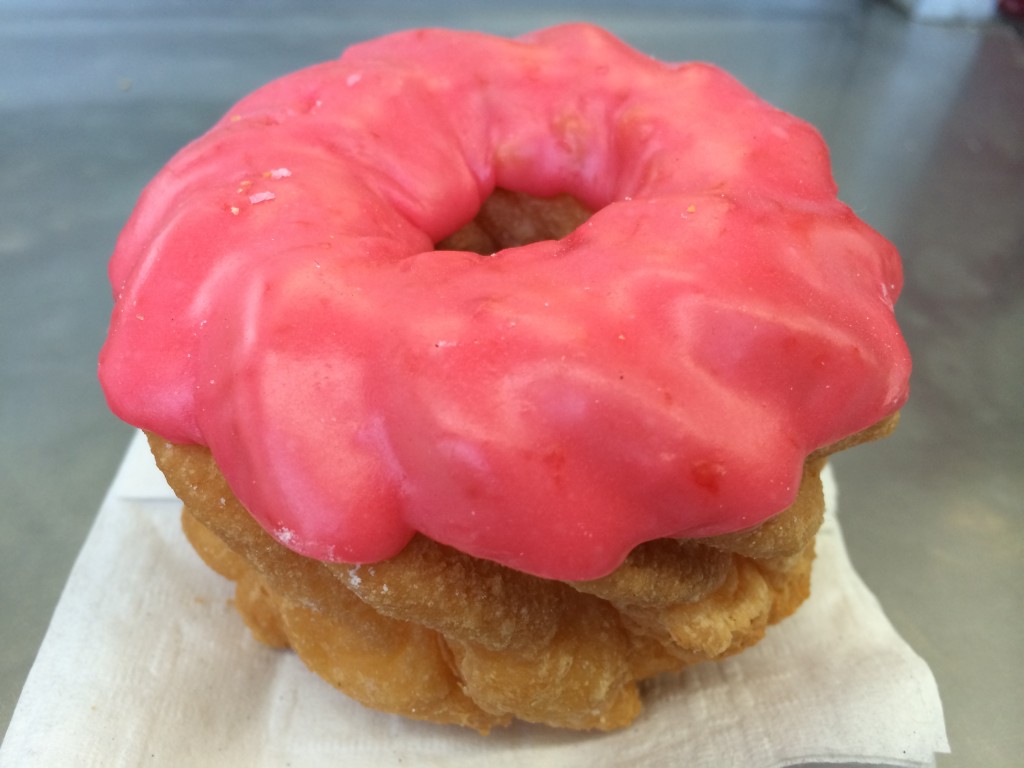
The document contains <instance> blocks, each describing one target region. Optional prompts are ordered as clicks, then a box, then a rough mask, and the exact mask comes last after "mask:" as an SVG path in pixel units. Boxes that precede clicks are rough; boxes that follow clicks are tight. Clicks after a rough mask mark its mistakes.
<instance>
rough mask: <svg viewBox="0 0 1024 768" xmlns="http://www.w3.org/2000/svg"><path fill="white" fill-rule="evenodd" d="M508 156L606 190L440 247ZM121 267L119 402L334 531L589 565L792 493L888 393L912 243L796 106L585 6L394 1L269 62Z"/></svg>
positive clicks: (312, 552)
mask: <svg viewBox="0 0 1024 768" xmlns="http://www.w3.org/2000/svg"><path fill="white" fill-rule="evenodd" d="M496 186H500V187H504V188H507V189H512V190H517V191H522V192H527V193H531V194H535V195H550V194H555V193H561V192H568V193H570V194H572V195H575V196H576V197H577V198H579V199H580V200H581V201H583V202H584V203H585V204H587V205H588V206H589V207H591V208H592V209H594V210H597V213H596V214H595V215H594V216H593V217H592V218H591V219H590V220H589V221H588V222H587V223H586V224H584V225H583V226H582V227H580V228H579V229H578V230H577V231H576V232H574V233H572V234H571V235H569V236H568V237H566V238H565V239H564V240H561V241H546V242H539V243H535V244H533V245H529V246H525V247H522V248H517V249H509V250H506V251H502V252H500V253H498V254H495V255H494V256H492V257H481V256H478V255H475V254H469V253H461V252H452V251H444V252H442V251H434V250H433V243H434V242H436V241H438V240H440V239H441V238H442V237H444V236H446V235H448V234H450V233H452V232H453V231H455V230H456V229H457V228H459V227H460V226H461V225H463V224H464V223H466V222H467V221H468V220H470V219H471V218H472V217H473V215H474V214H475V212H476V211H477V210H478V208H479V207H480V204H481V202H482V201H483V200H484V199H485V198H486V197H487V196H488V195H489V194H490V192H491V191H492V190H493V189H494V188H495V187H496ZM110 277H111V282H112V284H113V286H114V289H115V296H116V305H115V308H114V312H113V317H112V321H111V328H110V334H109V337H108V339H107V342H106V345H105V346H104V348H103V351H102V353H101V356H100V377H101V381H102V383H103V386H104V389H105V391H106V394H107V397H108V400H109V402H110V405H111V407H112V408H113V410H114V411H115V412H116V413H117V414H118V415H119V416H121V417H122V418H123V419H125V420H126V421H128V422H130V423H132V424H134V425H137V426H139V427H142V428H144V429H147V430H152V431H155V432H157V433H159V434H160V435H162V436H164V437H166V438H167V439H168V440H171V441H175V442H182V443H198V444H203V445H207V446H209V447H210V449H211V450H212V452H213V454H214V456H215V458H216V460H217V462H218V464H219V466H220V468H221V470H222V471H223V473H224V475H225V477H226V478H227V480H228V482H229V483H230V485H231V487H232V489H233V490H234V491H235V492H236V494H237V496H238V498H239V499H240V500H241V501H242V503H243V504H245V506H246V507H247V508H248V509H249V510H250V511H251V513H252V514H253V515H254V516H255V517H256V518H257V519H258V520H259V521H260V523H261V524H262V525H263V526H264V527H265V528H266V529H267V530H268V531H269V532H270V533H272V534H273V535H274V536H275V537H276V538H277V539H278V540H280V541H281V542H283V543H285V544H286V545H288V546H289V547H291V548H293V549H295V550H296V551H298V552H301V553H303V554H306V555H309V556H312V557H315V558H318V559H322V560H344V561H351V562H372V561H376V560H380V559H383V558H387V557H390V556H392V555H394V554H396V553H397V552H398V551H400V550H401V548H402V547H403V546H404V545H405V544H406V542H407V541H408V540H409V538H410V537H411V536H412V535H413V534H414V532H416V531H420V532H422V533H424V534H425V535H427V536H429V537H430V538H432V539H435V540H437V541H439V542H443V543H446V544H449V545H451V546H454V547H456V548H458V549H460V550H462V551H464V552H467V553H469V554H472V555H475V556H478V557H483V558H490V559H492V560H495V561H498V562H500V563H504V564H506V565H508V566H510V567H513V568H516V569H519V570H523V571H527V572H530V573H534V574H538V575H541V576H545V577H551V578H562V579H584V578H592V577H597V576H600V575H603V574H605V573H607V572H608V571H610V570H612V569H613V568H614V567H616V566H617V565H618V564H619V563H620V562H621V560H622V558H623V557H624V556H625V554H626V553H627V552H628V551H629V550H630V549H631V548H632V547H634V546H635V545H637V544H638V543H640V542H643V541H647V540H650V539H654V538H659V537H666V536H670V537H691V536H706V535H712V534H718V533H724V532H729V531H734V530H738V529H743V528H747V527H750V526H753V525H755V524H757V523H759V522H761V521H763V520H764V519H766V518H768V517H770V516H771V515H773V514H775V513H777V512H779V511H780V510H782V509H783V508H785V507H786V506H788V505H789V504H790V503H791V501H792V500H793V498H794V496H795V493H796V490H797V485H798V481H799V477H800V472H801V466H802V463H803V461H804V459H805V458H806V456H807V454H808V453H809V452H811V451H812V450H814V449H815V448H818V447H820V446H823V445H826V444H829V443H832V442H834V441H836V440H838V439H840V438H842V437H844V436H846V435H849V434H851V433H854V432H856V431H859V430H861V429H864V428H866V427H868V426H869V425H871V424H873V423H874V422H876V421H878V420H880V419H881V418H883V417H884V416H886V415H888V414H890V413H892V412H894V411H895V410H897V409H898V408H899V407H900V406H901V404H902V403H903V402H904V400H905V398H906V395H907V381H908V376H909V370H910V361H909V357H908V354H907V350H906V347H905V346H904V343H903V341H902V338H901V336H900V334H899V331H898V329H897V327H896V324H895V321H894V317H893V312H892V306H893V302H894V301H895V299H896V297H897V295H898V293H899V291H900V287H901V281H902V276H901V269H900V264H899V259H898V257H897V254H896V252H895V251H894V249H893V248H892V246H891V245H889V244H888V243H887V242H886V241H885V240H884V239H883V238H882V237H881V236H880V235H878V234H877V233H875V232H874V231H872V230H871V229H870V228H869V227H867V226H866V225H865V224H864V223H863V222H861V221H860V220H859V219H858V218H857V217H856V216H855V215H854V214H853V213H852V212H851V211H850V210H849V209H848V208H847V207H846V206H844V205H843V204H842V203H840V202H838V201H837V199H836V190H835V186H834V183H833V181H832V178H831V173H830V169H829V162H828V156H827V150H826V148H825V146H824V144H823V142H822V141H821V139H820V137H819V136H818V134H817V133H816V132H815V131H814V129H813V128H811V127H810V126H809V125H807V124H805V123H803V122H801V121H800V120H798V119H796V118H794V117H791V116H789V115H786V114H784V113H782V112H780V111H778V110H776V109H774V108H772V107H771V106H769V105H767V104H765V103H764V102H762V101H760V100H758V99H757V98H756V97H755V96H753V95H752V94H751V93H750V92H749V91H747V90H746V89H744V88H743V87H742V86H741V85H740V84H738V83H737V82H736V81H735V80H733V79H732V78H730V77H729V76H728V75H726V74H725V73H723V72H721V71H720V70H718V69H716V68H714V67H711V66H708V65H703V64H683V65H665V64H661V63H658V62H655V61H653V60H651V59H649V58H646V57H644V56H642V55H641V54H639V53H637V52H635V51H633V50H631V49H630V48H628V47H626V46H625V45H624V44H623V43H621V42H619V41H618V40H616V39H614V38H613V37H611V36H610V35H608V34H607V33H605V32H603V31H601V30H599V29H596V28H594V27H590V26H586V25H571V26H564V27H557V28H552V29H547V30H543V31H541V32H537V33H535V34H532V35H529V36H527V37H524V38H522V39H519V40H505V39H500V38H494V37H490V36H486V35H481V34H474V33H459V32H446V31H436V30H430V31H413V32H406V33H400V34H397V35H393V36H389V37H385V38H382V39H380V40H377V41H374V42H370V43H366V44H363V45H360V46H356V47H354V48H352V49H350V50H348V51H347V52H346V53H345V54H344V55H343V56H342V58H341V59H340V60H338V61H332V62H328V63H325V64H322V65H319V66H314V67H311V68H309V69H306V70H303V71H300V72H297V73H295V74H292V75H290V76H287V77H284V78H282V79H280V80H277V81H276V82H273V83H271V84H269V85H267V86H265V87H263V88H261V89H260V90H258V91H256V92H255V93H253V94H252V95H250V96H248V97H247V98H245V99H243V100H242V101H241V102H240V103H239V104H238V105H236V106H235V107H234V108H233V109H232V110H231V111H230V112H229V113H228V115H226V116H225V117H224V118H223V119H222V120H221V121H220V122H219V123H218V124H217V125H215V126H214V127H213V128H212V129H211V130H210V131H209V132H208V133H207V134H206V135H204V136H203V137H201V138H199V139H198V140H197V141H195V142H193V143H192V144H191V145H189V146H188V147H186V148H185V149H183V150H182V151H181V152H180V153H179V154H178V155H177V156H176V157H174V158H173V159H172V160H171V161H170V163H168V165H167V166H166V168H164V169H163V170H162V171H161V172H160V174H159V175H158V176H157V177H156V178H155V179H154V180H153V181H152V183H151V184H150V185H149V186H148V187H147V189H146V190H145V192H144V193H143V195H142V197H141V199H140V201H139V203H138V206H137V208H136V210H135V212H134V214H133V216H132V218H131V220H130V221H129V223H128V225H127V226H126V228H125V230H124V232H123V234H122V236H121V238H120V240H119V242H118V244H117V249H116V252H115V253H114V256H113V258H112V260H111V263H110Z"/></svg>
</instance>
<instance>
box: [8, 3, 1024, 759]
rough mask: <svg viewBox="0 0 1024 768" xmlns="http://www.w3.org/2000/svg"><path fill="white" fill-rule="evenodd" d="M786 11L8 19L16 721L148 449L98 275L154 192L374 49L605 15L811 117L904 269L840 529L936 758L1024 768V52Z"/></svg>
mask: <svg viewBox="0 0 1024 768" xmlns="http://www.w3.org/2000/svg"><path fill="white" fill-rule="evenodd" d="M331 5H333V6H334V7H333V9H330V8H329V7H328V6H331ZM678 5H683V6H685V7H684V8H679V7H677V6H678ZM766 5H767V4H766ZM771 5H772V10H771V11H767V10H751V9H752V8H754V9H761V8H762V7H763V6H762V5H760V4H754V3H749V4H744V3H742V2H738V1H737V0H733V1H732V2H725V3H712V2H710V0H708V1H707V2H698V3H689V4H683V3H680V4H674V3H670V2H646V3H645V2H640V1H639V0H635V1H634V2H624V1H623V0H620V2H617V3H612V2H591V3H586V4H585V3H579V4H561V5H559V4H556V3H547V4H544V3H518V2H511V1H510V2H506V3H498V2H478V3H473V4H471V3H468V2H465V3H457V2H442V3H435V4H433V5H431V6H429V7H426V4H417V3H416V2H413V0H387V1H386V2H380V3H376V4H372V5H371V4H361V5H351V6H350V5H349V4H346V3H334V4H331V3H328V2H326V0H323V1H322V2H306V3H299V4H288V3H286V2H285V0H266V1H265V2H261V3H259V4H253V5H252V7H251V8H250V9H249V10H247V11H246V12H244V13H243V12H242V11H241V10H240V8H241V6H239V5H238V4H236V3H231V2H228V1H227V0H218V1H216V2H209V3H204V4H198V3H196V4H191V5H190V4H188V3H187V2H184V0H181V1H179V2H171V3H158V2H155V1H154V0H147V1H146V2H132V1H131V0H97V1H96V2H93V3H91V4H89V6H88V8H87V9H86V6H85V5H84V4H82V5H77V4H74V3H72V2H70V1H69V0H38V1H36V2H32V1H31V0H6V1H5V2H0V157H2V163H0V265H2V277H0V361H2V365H0V626H2V634H0V638H2V645H0V721H2V722H3V723H4V726H5V727H6V723H7V722H8V720H9V718H10V715H11V712H12V711H13V709H14V707H15V704H16V701H17V698H18V694H19V691H20V689H21V686H22V684H23V683H24V680H25V676H26V674H27V673H28V669H29V667H30V665H31V663H32V660H33V658H34V656H35V653H36V650H37V648H38V646H39V643H40V641H41V639H42V637H43V634H44V632H45V631H46V627H47V622H48V620H49V617H50V615H51V613H52V611H53V608H54V605H55V604H56V601H57V599H58V597H59V595H60V592H61V588H62V586H63V584H64V581H65V579H66V577H67V575H68V571H69V570H70V568H71V565H72V563H73V562H74V558H75V555H76V553H77V552H78V549H79V547H80V546H81V544H82V541H83V539H84V537H85V535H86V533H87V531H88V528H89V526H90V523H91V522H92V519H93V517H94V516H95V514H96V510H97V508H98V506H99V503H100V500H101V499H102V496H103V493H104V491H105V490H106V487H107V484H108V483H109V481H110V479H111V478H112V476H113V473H114V470H115V468H116V466H117V464H118V462H119V460H120V458H121V456H122V454H123V452H124V449H125V447H126V446H127V443H128V439H129V437H130V434H131V431H130V429H129V428H128V427H126V426H125V425H123V424H121V423H119V422H118V421H117V420H116V419H115V418H114V417H113V416H111V415H110V414H109V413H108V411H107V410H106V407H105V405H104V402H103V397H102V394H101V393H100V390H99V388H98V385H97V383H96V380H95V358H96V353H97V350H98V349H99V346H100V344H101V343H102V339H103V335H104V333H105V329H106V323H107V319H108V317H109V312H110V307H111V303H110V298H109V296H110V291H109V287H108V285H107V282H106V274H105V263H106V260H107V258H108V256H109V253H110V251H111V249H112V248H113V244H114V240H115V237H116V235H117V233H118V231H119V229H120V227H121V226H122V224H123V223H124V220H125V219H126V218H127V216H128V214H129V212H130V210H131V207H132V205H133V203H134V200H135V197H136V196H137V194H138V192H139V191H140V189H141V188H142V186H143V185H144V184H145V182H146V181H147V180H148V179H149V178H150V177H151V176H152V175H153V174H154V173H155V172H156V171H157V170H158V168H159V167H160V166H161V165H162V164H163V163H164V162H165V161H166V160H167V159H168V157H169V156H170V155H171V154H172V153H173V152H174V151H175V150H176V149H178V148H179V147H180V146H181V145H182V144H184V143H185V142H186V141H188V140H189V139H191V138H193V137H194V136H196V135H198V134H199V133H200V132H202V131H203V130H204V129H205V128H206V127H208V126H209V125H210V124H211V123H212V122H213V121H214V120H215V119H216V118H217V117H219V116H220V114H221V113H222V112H223V111H225V110H226V109H227V108H228V107H229V106H230V105H231V103H233V102H234V101H235V100H236V99H237V98H239V97H240V96H241V95H243V94H245V93H246V92H248V91H249V90H251V89H252V88H254V87H256V86H258V85H261V84H262V83H264V82H266V81H267V80H269V79H271V78H273V77H275V76H277V75H280V74H284V73H286V72H288V71H291V70H293V69H297V68H299V67H301V66H304V65H306V64H310V63H314V62H317V61H320V60H324V59H327V58H331V57H333V56H335V55H337V53H338V52H339V51H340V50H341V49H342V48H343V47H345V46H346V45H348V44H350V43H353V42H356V41H358V40H361V39H365V38H367V37H371V36H376V35H378V34H382V33H384V32H388V31H391V30H394V29H398V28H405V27H414V26H433V25H438V26H453V27H462V28H476V29H481V30H485V31H492V32H497V33H502V34H517V33H521V32H525V31H527V30H529V29H532V28H536V27H540V26H545V25H548V24H552V23H556V22H560V21H568V20H576V19H586V20H589V21H593V22H595V23H599V24H602V25H604V26H606V27H607V28H609V29H610V30H612V31H613V32H615V33H616V34H618V35H620V36H621V37H623V38H624V39H625V40H627V41H628V42H630V43H631V44H633V45H635V46H636V47H638V48H640V49H642V50H645V51H647V52H648V53H650V54H653V55H655V56H658V57H660V58H664V59H670V60H684V59H704V60H708V61H712V62H714V63H717V64H720V65H722V66H724V67H726V68H727V69H729V70H730V71H732V72H733V73H734V74H735V75H736V76H738V77H739V78H740V79H741V80H742V81H744V82H745V83H746V84H747V85H748V86H750V87H752V88H753V89H754V90H756V91H757V92H758V93H760V94H761V95H762V96H764V97H765V98H767V99H768V100H769V101H772V102H774V103H775V104H776V105H778V106H780V107H782V108H783V109H786V110H788V111H790V112H793V113H795V114H797V115H800V116H802V117H804V118H806V119H808V120H810V121H811V122H813V123H815V124H816V125H817V126H818V128H819V129H820V130H821V131H822V133H823V134H824V136H825V138H826V140H827V141H828V142H829V144H830V146H831V149H832V153H833V162H834V171H835V175H836V178H837V180H838V182H839V185H840V190H841V197H842V198H843V199H844V200H845V201H846V202H848V203H849V204H850V205H852V207H853V208H854V209H855V210H856V211H857V212H858V213H859V214H860V215H861V217H862V218H864V219H865V220H867V221H868V222H869V223H870V224H872V225H873V226H874V227H875V228H877V229H879V230H880V231H881V232H882V233H884V234H885V235H886V236H888V237H889V238H890V239H891V240H893V241H894V242H895V243H896V245H897V246H898V247H899V249H900V250H901V252H902V254H903V258H904V263H905V270H906V288H905V291H904V294H903V296H902V298H901V301H900V303H899V305H898V314H899V317H900V320H901V323H902V325H903V328H904V330H905V333H906V336H907V339H908V341H909V344H910V346H911V350H912V352H913V354H914V361H915V369H914V377H913V389H912V395H911V400H910V403H909V405H908V406H907V407H906V409H905V410H904V413H903V421H902V424H901V426H900V428H899V430H898V431H897V433H896V434H895V435H894V436H893V437H892V438H890V439H889V440H886V441H884V442H882V443H877V444H874V445H871V446H867V447H862V448H860V449H855V450H853V451H850V452H848V453H847V454H844V455H841V456H839V457H837V458H836V459H835V462H834V464H835V467H836V472H837V477H838V480H839V485H840V490H841V494H842V504H841V509H842V520H843V525H844V530H845V532H846V536H847V541H848V545H849V548H850V550H851V556H852V558H853V561H854V563H855V564H856V566H857V567H858V569H859V571H860V572H861V574H862V575H863V577H864V579H865V581H866V582H867V583H868V585H869V586H870V587H871V589H872V590H873V591H874V592H875V594H876V595H877V596H878V597H879V599H880V601H881V602H882V604H883V606H884V607H885V609H886V611H887V613H888V615H889V616H890V618H891V619H892V621H893V623H894V624H895V625H896V627H897V629H898V630H899V631H900V632H901V633H902V635H903V636H904V637H905V638H906V639H907V641H908V642H909V643H910V644H911V645H912V646H913V647H914V648H915V649H916V650H917V651H918V653H919V654H920V655H921V656H923V657H924V659H925V660H926V661H927V662H928V663H929V664H930V665H931V668H932V670H933V671H934V673H935V675H936V678H937V680H938V684H939V689H940V693H941V695H942V698H943V703H944V706H945V711H946V719H947V727H948V730H949V737H950V742H951V746H952V755H950V756H943V757H941V758H940V760H939V765H942V766H953V765H957V766H960V765H963V766H981V765H984V766H1002V765H1006V766H1009V765H1018V764H1020V761H1021V755H1024V729H1022V728H1021V727H1020V724H1021V723H1022V722H1024V696H1022V695H1021V693H1020V692H1021V691H1022V690H1024V672H1022V669H1024V665H1021V664H1020V663H1019V658H1020V656H1021V655H1022V651H1024V643H1022V640H1021V638H1022V637H1024V619H1022V615H1024V611H1022V608H1024V601H1022V595H1024V589H1022V587H1021V584H1020V580H1021V579H1022V578H1024V569H1022V565H1021V564H1022V562H1024V437H1022V432H1024V405H1022V401H1024V398H1022V395H1024V384H1022V382H1024V342H1022V337H1024V333H1022V331H1024V44H1022V40H1021V37H1020V36H1019V35H1018V34H1017V33H1016V32H1015V31H1014V30H1013V29H1012V28H1011V27H1009V26H1007V25H1005V24H1002V23H999V22H992V23H990V24H986V25H980V26H966V25H926V24H921V23H915V22H911V21H908V20H907V19H906V18H904V17H903V16H902V15H901V14H900V13H899V12H898V11H896V10H894V9H893V8H892V7H890V6H889V5H886V4H878V3H871V2H848V3H836V2H829V1H828V0H818V1H815V0H784V1H783V2H779V3H773V4H771ZM748 6H749V7H748Z"/></svg>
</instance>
